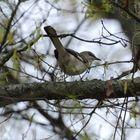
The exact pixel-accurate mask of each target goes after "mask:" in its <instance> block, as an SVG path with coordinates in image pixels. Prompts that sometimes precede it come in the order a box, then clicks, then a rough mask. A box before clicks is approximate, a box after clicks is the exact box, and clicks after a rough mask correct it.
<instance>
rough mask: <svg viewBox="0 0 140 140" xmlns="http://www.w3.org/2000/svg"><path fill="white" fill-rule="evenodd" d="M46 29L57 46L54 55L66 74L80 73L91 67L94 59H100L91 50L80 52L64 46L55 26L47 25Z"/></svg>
mask: <svg viewBox="0 0 140 140" xmlns="http://www.w3.org/2000/svg"><path fill="white" fill-rule="evenodd" d="M44 30H45V32H46V33H47V35H48V36H49V38H50V39H51V41H52V43H53V45H54V47H55V50H54V56H55V58H56V59H57V61H58V65H59V67H60V68H61V69H62V71H63V72H64V73H65V74H67V75H70V76H75V75H80V74H82V73H83V72H85V71H87V70H88V69H90V67H91V64H92V62H93V61H94V60H100V59H99V58H97V57H96V56H95V55H94V54H93V53H92V52H90V51H83V52H81V53H78V52H76V51H74V50H72V49H67V48H64V47H63V45H62V43H61V41H60V40H59V38H58V35H57V33H56V30H55V29H54V28H53V27H51V26H45V27H44Z"/></svg>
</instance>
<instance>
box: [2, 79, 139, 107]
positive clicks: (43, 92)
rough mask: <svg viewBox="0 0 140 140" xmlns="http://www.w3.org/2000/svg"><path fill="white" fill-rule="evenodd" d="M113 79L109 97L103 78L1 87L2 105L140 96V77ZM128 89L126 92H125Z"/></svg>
mask: <svg viewBox="0 0 140 140" xmlns="http://www.w3.org/2000/svg"><path fill="white" fill-rule="evenodd" d="M126 81H127V90H126V84H125V90H124V80H120V81H116V80H115V81H112V83H113V85H112V89H113V93H112V94H111V95H110V96H109V97H107V96H106V93H107V92H106V91H107V90H106V89H107V88H108V86H107V82H105V81H101V80H91V81H76V82H67V83H66V82H56V83H54V82H46V83H30V84H29V83H28V84H27V83H26V84H17V85H8V86H2V87H0V107H3V106H5V105H8V104H12V103H17V102H21V101H30V100H41V99H44V98H45V99H48V100H53V99H54V100H55V99H60V100H61V99H87V98H90V99H98V100H101V99H104V98H123V97H134V96H140V78H136V79H134V83H133V82H132V80H126ZM124 91H126V93H124Z"/></svg>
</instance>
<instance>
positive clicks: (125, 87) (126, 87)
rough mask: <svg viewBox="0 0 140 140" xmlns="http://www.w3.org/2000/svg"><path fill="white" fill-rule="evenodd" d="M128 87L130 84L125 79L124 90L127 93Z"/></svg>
mask: <svg viewBox="0 0 140 140" xmlns="http://www.w3.org/2000/svg"><path fill="white" fill-rule="evenodd" d="M127 89H128V84H127V81H126V80H125V81H124V88H123V91H124V94H125V95H126V93H127Z"/></svg>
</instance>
